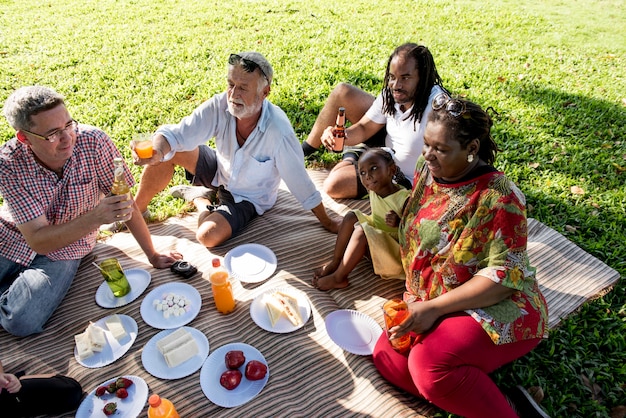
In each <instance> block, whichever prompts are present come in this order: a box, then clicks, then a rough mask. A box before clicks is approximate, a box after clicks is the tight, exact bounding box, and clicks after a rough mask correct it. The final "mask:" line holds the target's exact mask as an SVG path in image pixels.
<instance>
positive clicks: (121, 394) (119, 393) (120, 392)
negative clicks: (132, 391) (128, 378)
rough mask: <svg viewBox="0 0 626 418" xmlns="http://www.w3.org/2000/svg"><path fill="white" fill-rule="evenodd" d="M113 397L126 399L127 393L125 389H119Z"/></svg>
mask: <svg viewBox="0 0 626 418" xmlns="http://www.w3.org/2000/svg"><path fill="white" fill-rule="evenodd" d="M115 396H117V397H118V398H120V399H125V398H127V397H128V391H127V390H126V389H125V388H119V389H118V390H117V391H116V392H115Z"/></svg>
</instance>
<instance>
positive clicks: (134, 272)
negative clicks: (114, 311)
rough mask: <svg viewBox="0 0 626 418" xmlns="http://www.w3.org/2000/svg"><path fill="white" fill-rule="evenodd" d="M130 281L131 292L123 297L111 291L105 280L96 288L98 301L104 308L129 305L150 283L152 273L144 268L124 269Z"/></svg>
mask: <svg viewBox="0 0 626 418" xmlns="http://www.w3.org/2000/svg"><path fill="white" fill-rule="evenodd" d="M124 274H126V278H127V279H128V283H129V284H130V292H129V293H128V294H127V295H124V296H122V297H121V298H116V297H115V296H113V292H111V288H110V287H109V285H107V282H106V281H104V282H102V284H100V287H98V290H96V303H97V304H98V305H100V306H102V307H103V308H119V307H120V306H124V305H128V304H129V303H131V302H132V301H134V300H135V299H137V298H138V297H139V296H141V294H142V293H143V292H144V290H146V288H147V287H148V285H149V284H150V279H151V276H150V273H149V272H148V271H146V270H143V269H128V270H124Z"/></svg>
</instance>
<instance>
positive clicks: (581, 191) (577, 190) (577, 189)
mask: <svg viewBox="0 0 626 418" xmlns="http://www.w3.org/2000/svg"><path fill="white" fill-rule="evenodd" d="M570 190H571V192H572V194H577V195H581V196H582V195H584V194H585V190H584V189H583V188H582V187H580V186H572V188H571V189H570Z"/></svg>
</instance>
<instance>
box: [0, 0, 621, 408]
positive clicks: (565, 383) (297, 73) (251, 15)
mask: <svg viewBox="0 0 626 418" xmlns="http://www.w3.org/2000/svg"><path fill="white" fill-rule="evenodd" d="M407 41H413V42H417V43H421V44H424V45H427V46H428V47H429V48H430V50H431V51H432V53H433V55H434V57H435V61H436V63H437V67H438V70H439V73H440V75H441V76H442V78H443V80H444V83H445V86H446V87H447V88H448V89H449V90H451V91H452V92H453V93H455V94H458V95H462V96H465V97H467V98H469V99H471V100H473V101H476V102H478V103H479V104H481V105H483V106H484V107H489V106H491V107H493V108H494V109H495V111H496V112H497V115H496V117H495V125H494V137H495V139H496V142H498V143H499V144H500V146H501V147H502V149H503V152H502V153H501V154H500V155H499V156H498V160H497V161H496V166H497V167H498V168H500V169H502V170H504V171H505V172H507V173H508V174H509V175H510V176H511V177H512V178H513V179H514V181H515V182H517V183H518V184H519V185H520V187H521V189H522V190H523V191H524V193H525V194H526V196H527V199H528V208H529V211H528V215H529V216H530V217H533V218H536V219H538V220H539V221H541V222H543V223H545V224H547V225H548V226H550V227H552V228H554V229H556V230H557V231H559V232H561V233H562V234H563V235H565V236H566V237H568V238H569V239H570V240H572V241H573V242H574V243H576V244H577V245H579V246H580V247H582V248H583V249H585V250H586V251H587V252H589V253H591V254H593V255H594V256H596V257H598V258H599V259H601V260H603V261H604V262H605V263H607V264H608V265H610V266H611V267H613V268H615V269H616V270H618V271H619V272H620V274H621V276H622V277H624V276H626V245H625V244H624V243H625V242H626V209H625V206H626V187H625V183H626V79H625V77H626V71H625V68H626V2H625V1H609V0H606V1H601V0H598V1H592V0H567V1H565V0H548V1H544V2H537V1H531V0H519V1H513V0H505V1H499V2H485V1H454V0H441V1H429V2H426V1H412V2H411V1H405V2H400V1H395V0H381V1H377V2H371V1H365V0H354V1H351V2H347V3H342V2H335V1H329V0H316V1H309V0H293V1H278V0H277V1H254V0H248V1H244V0H231V1H221V2H218V1H206V0H185V1H183V0H117V1H116V0H97V1H96V0H83V1H77V0H66V1H63V2H60V1H51V0H49V1H46V2H40V1H34V0H0V101H2V102H4V100H5V99H6V97H7V96H8V95H9V94H10V93H11V92H12V91H13V90H14V89H15V88H17V87H20V86H23V85H28V84H44V85H49V86H52V87H54V88H55V89H56V90H58V91H59V92H61V93H62V94H64V95H65V96H66V97H67V100H68V104H69V109H70V112H71V113H72V116H73V117H74V118H75V119H76V120H78V121H80V122H84V123H90V124H92V125H95V126H98V127H101V128H103V129H104V130H105V131H106V132H108V133H109V134H110V135H111V137H112V138H113V139H114V141H115V142H116V143H117V144H118V146H119V148H120V149H121V150H122V152H123V153H124V155H125V157H126V158H127V161H130V151H129V149H128V147H127V143H128V141H129V140H131V139H132V138H133V137H134V136H136V135H138V134H140V133H146V132H152V131H153V130H155V129H156V127H157V126H159V125H160V124H163V123H175V122H177V121H178V120H179V119H180V118H181V117H183V116H185V115H187V114H188V113H190V112H191V111H192V110H193V109H194V108H195V107H196V106H198V105H199V104H200V103H201V102H202V101H204V100H205V99H206V98H208V97H210V96H211V95H213V94H215V93H217V92H220V91H222V90H224V88H225V84H226V83H225V74H226V65H225V62H226V59H227V57H228V55H229V54H230V53H232V52H238V51H243V50H258V51H260V52H262V53H263V54H264V55H266V57H267V58H268V59H269V60H270V62H271V63H272V64H273V66H274V71H275V83H274V85H273V89H272V93H271V95H270V99H271V100H272V101H273V102H274V103H276V104H277V105H279V106H281V107H282V108H283V109H284V110H285V112H286V113H287V115H288V116H289V118H290V120H291V121H292V123H293V125H294V128H295V130H296V132H297V134H298V136H299V138H300V139H301V140H303V139H304V138H306V135H307V133H308V131H309V129H310V127H311V126H312V124H313V121H314V120H315V116H316V114H317V112H318V111H319V109H320V107H321V106H322V104H323V102H324V98H325V97H326V96H327V94H328V92H329V91H330V90H331V89H332V87H333V86H334V85H335V84H337V83H338V82H340V81H348V82H350V83H353V84H356V85H358V86H360V87H361V88H363V89H365V90H368V91H370V92H372V93H374V94H375V93H377V92H379V91H380V88H381V83H382V78H383V75H384V69H385V65H386V61H387V58H388V56H389V54H390V52H391V51H392V50H393V48H394V47H395V46H397V45H399V44H401V43H403V42H407ZM12 135H13V132H12V130H11V129H10V127H9V126H8V124H7V123H6V121H5V120H4V118H2V120H1V121H0V143H4V142H5V141H7V140H9V139H10V138H11V137H12ZM332 158H333V157H331V156H322V157H321V159H322V161H323V162H325V163H328V162H332ZM133 170H134V173H135V175H136V177H137V178H138V175H139V168H137V167H134V168H133ZM182 181H183V178H182V176H181V174H180V173H178V175H177V177H176V178H175V179H174V182H175V183H178V182H182ZM150 209H151V211H152V213H153V216H154V218H155V219H163V218H165V217H168V216H172V215H175V214H177V213H179V212H180V211H184V210H188V209H189V208H188V207H187V206H185V205H184V204H182V203H181V202H180V201H179V200H177V199H172V198H170V197H169V196H168V195H167V193H162V194H161V195H159V196H157V198H155V200H154V201H153V203H152V205H151V207H150ZM625 289H626V285H624V283H623V282H620V283H619V284H618V285H617V286H616V287H615V289H613V290H612V291H611V292H610V293H608V294H606V295H604V296H603V297H601V298H599V299H598V300H596V301H594V302H592V303H589V304H587V305H585V306H584V307H583V308H582V309H581V310H580V312H579V313H578V314H577V315H574V316H572V317H570V318H569V319H567V320H566V321H564V322H563V324H562V325H561V327H559V328H558V329H557V330H554V331H552V332H551V334H550V338H549V339H548V340H547V341H544V342H543V343H542V344H541V345H540V346H539V347H538V348H537V349H536V350H535V351H534V352H533V353H531V354H530V355H528V356H526V357H525V358H523V359H520V360H519V361H517V362H515V363H514V364H512V365H510V366H508V367H505V368H504V369H502V370H499V371H498V372H497V373H495V375H494V377H495V379H496V380H498V381H501V382H505V381H506V382H515V383H518V384H522V385H524V386H526V387H529V386H541V387H542V388H543V390H544V392H545V399H544V400H543V402H542V406H543V407H544V408H545V409H546V411H548V412H549V413H550V414H551V415H552V416H554V417H592V416H594V417H596V416H598V417H603V416H611V414H613V416H615V417H617V416H623V415H619V413H620V411H622V413H624V406H623V405H626V394H625V390H626V341H625V336H626V297H625V292H624V290H625ZM620 408H622V409H620ZM440 416H446V414H444V413H443V412H442V413H441V414H440Z"/></svg>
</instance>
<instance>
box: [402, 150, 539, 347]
mask: <svg viewBox="0 0 626 418" xmlns="http://www.w3.org/2000/svg"><path fill="white" fill-rule="evenodd" d="M414 184H415V185H414V187H413V191H412V193H411V197H410V199H409V202H408V204H407V207H406V208H405V211H404V214H403V216H402V221H401V224H400V228H399V239H400V250H401V256H402V263H403V266H404V269H405V271H406V289H407V291H406V292H405V294H404V299H405V301H407V302H414V301H426V300H429V299H434V298H436V297H437V296H439V295H441V294H443V293H446V292H447V291H449V290H452V289H454V288H455V287H457V286H461V285H462V284H463V283H465V282H467V281H468V280H470V279H472V277H474V275H480V276H484V277H488V278H489V279H491V280H493V281H494V282H495V283H499V284H501V285H503V286H506V287H510V288H513V289H517V292H515V293H514V294H513V295H512V296H511V297H509V298H508V299H505V300H503V301H501V302H499V303H497V304H495V305H492V306H488V307H484V308H480V309H469V310H467V311H466V312H467V313H468V314H469V315H471V316H472V317H473V318H474V319H475V320H476V321H477V322H479V323H480V324H481V326H482V327H483V329H484V330H485V331H486V332H487V333H488V334H489V336H490V337H491V339H492V340H493V342H494V343H495V344H506V343H511V342H515V341H520V340H525V339H530V338H541V337H542V336H543V335H544V333H545V331H546V327H547V320H548V310H547V305H546V301H545V299H544V297H543V295H542V294H541V292H540V291H539V286H538V284H537V280H536V279H535V269H534V268H533V267H531V266H530V264H529V260H528V253H527V251H526V242H527V234H528V228H527V223H526V208H525V197H524V195H523V194H522V192H521V191H520V190H519V189H518V188H517V186H515V184H513V182H511V181H510V180H509V179H508V178H507V177H506V176H505V175H504V174H503V173H501V172H498V171H495V170H490V171H489V172H484V173H481V174H479V175H478V176H476V177H474V178H471V179H468V180H461V181H459V182H457V183H452V184H449V183H440V182H437V181H436V180H435V179H434V178H433V177H432V175H431V174H430V171H429V170H428V168H427V167H426V165H425V161H424V158H423V157H420V159H419V160H418V162H417V167H416V177H415V181H414Z"/></svg>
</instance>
